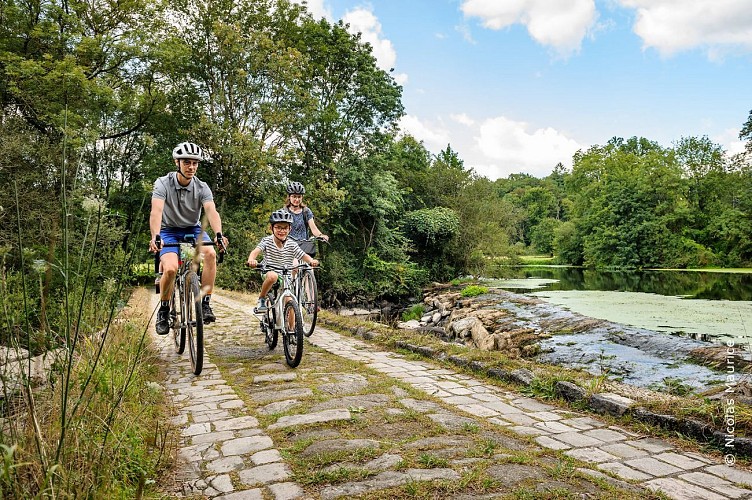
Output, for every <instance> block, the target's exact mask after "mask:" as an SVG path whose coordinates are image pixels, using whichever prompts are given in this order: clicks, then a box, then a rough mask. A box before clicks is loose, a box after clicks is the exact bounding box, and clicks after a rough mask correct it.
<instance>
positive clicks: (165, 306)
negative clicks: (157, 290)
mask: <svg viewBox="0 0 752 500" xmlns="http://www.w3.org/2000/svg"><path fill="white" fill-rule="evenodd" d="M161 307H162V309H169V308H170V301H169V300H163V301H162V304H161Z"/></svg>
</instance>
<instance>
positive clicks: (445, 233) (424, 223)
mask: <svg viewBox="0 0 752 500" xmlns="http://www.w3.org/2000/svg"><path fill="white" fill-rule="evenodd" d="M403 224H404V226H403V227H404V230H405V231H406V232H407V234H408V235H409V237H410V238H412V239H413V240H414V241H415V242H416V243H419V244H420V245H422V246H423V247H425V248H426V249H427V250H429V251H430V250H433V249H436V248H437V247H438V246H440V245H445V244H446V243H447V242H448V241H449V240H451V239H452V238H453V237H454V236H455V235H456V234H457V232H458V231H459V228H460V219H459V217H458V216H457V213H456V212H455V211H454V210H452V209H450V208H446V207H435V208H424V209H421V210H415V211H413V212H408V213H406V214H405V216H404V219H403Z"/></svg>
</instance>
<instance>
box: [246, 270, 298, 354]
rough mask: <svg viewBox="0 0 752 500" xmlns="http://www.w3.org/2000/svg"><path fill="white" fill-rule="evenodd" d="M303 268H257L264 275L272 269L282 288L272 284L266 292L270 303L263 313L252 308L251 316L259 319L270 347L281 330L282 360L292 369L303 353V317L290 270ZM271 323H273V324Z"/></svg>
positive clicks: (273, 345) (270, 348)
mask: <svg viewBox="0 0 752 500" xmlns="http://www.w3.org/2000/svg"><path fill="white" fill-rule="evenodd" d="M303 267H305V264H301V265H297V266H291V267H276V266H264V267H261V268H257V271H259V272H260V273H262V274H264V273H266V272H268V271H275V272H277V273H278V275H279V277H280V278H281V279H282V284H281V289H280V286H279V284H278V283H275V284H274V286H273V287H272V289H271V290H270V291H269V297H268V299H269V300H270V302H271V304H270V305H269V306H268V307H267V310H266V311H265V312H264V313H257V312H255V311H254V313H253V315H254V316H256V318H257V319H258V320H259V323H260V324H261V330H262V332H264V334H265V336H266V343H267V345H268V346H269V350H272V349H274V348H275V347H276V345H277V338H278V336H279V335H280V333H281V336H282V344H283V346H284V349H285V360H286V361H287V364H288V365H289V366H290V367H291V368H295V367H296V366H298V364H300V360H301V358H302V356H303V320H302V317H301V314H300V306H299V304H298V299H297V297H296V296H295V293H294V289H293V286H294V285H293V277H292V273H293V271H294V270H296V269H301V268H303ZM272 323H273V324H272Z"/></svg>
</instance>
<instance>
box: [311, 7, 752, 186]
mask: <svg viewBox="0 0 752 500" xmlns="http://www.w3.org/2000/svg"><path fill="white" fill-rule="evenodd" d="M301 1H302V0H301ZM307 5H308V9H309V11H310V12H311V13H312V14H313V15H314V17H326V18H327V19H329V20H332V21H335V20H339V19H343V20H344V21H345V22H347V23H349V24H350V29H351V31H353V32H356V31H357V32H361V33H362V36H363V40H364V41H367V42H369V43H371V45H372V46H373V49H374V55H375V56H376V59H377V62H378V64H379V66H380V67H382V68H384V69H387V70H389V69H390V68H394V71H393V72H392V75H393V76H394V77H395V79H396V80H397V81H398V82H399V83H400V84H401V85H402V86H403V104H404V106H405V113H406V115H405V117H404V118H403V119H402V121H401V122H400V127H401V129H402V130H403V131H405V132H408V133H410V134H412V135H413V136H415V137H416V138H417V139H419V140H422V141H423V143H424V144H425V146H426V147H427V148H428V149H429V151H431V152H432V153H434V154H435V153H437V152H438V151H440V150H441V149H443V148H445V147H446V145H447V144H451V146H452V148H453V149H454V150H455V151H457V153H458V155H459V157H460V158H461V159H462V160H463V161H464V162H465V166H466V167H471V168H474V169H475V170H476V171H477V172H478V173H479V174H481V175H485V176H486V177H488V178H490V179H496V178H499V177H506V176H507V175H509V174H510V173H520V172H525V173H529V174H531V175H535V176H538V177H542V176H546V175H548V174H549V173H550V172H551V170H552V169H553V167H554V166H555V165H556V163H557V162H561V163H563V164H564V165H565V166H567V167H571V163H572V154H573V153H574V152H576V151H577V150H578V149H587V148H588V147H590V146H592V145H595V144H605V143H606V142H607V141H608V140H609V139H610V138H612V137H625V138H627V137H632V136H641V137H646V138H648V139H650V140H654V141H657V142H658V143H660V144H662V145H663V146H671V145H672V144H673V143H674V142H675V141H677V140H679V139H680V138H681V137H688V136H698V137H699V136H708V137H709V138H710V139H711V140H713V141H714V142H716V143H718V144H721V145H722V146H723V147H724V148H725V149H726V150H727V151H728V152H729V153H730V154H732V153H737V152H740V151H741V150H742V149H743V145H742V143H741V142H740V141H739V140H738V134H739V130H740V129H741V127H742V124H743V123H744V122H745V121H746V120H747V117H748V116H749V112H750V110H752V9H751V8H750V5H749V2H748V1H745V0H603V1H593V0H372V1H370V2H363V1H360V0H308V2H307Z"/></svg>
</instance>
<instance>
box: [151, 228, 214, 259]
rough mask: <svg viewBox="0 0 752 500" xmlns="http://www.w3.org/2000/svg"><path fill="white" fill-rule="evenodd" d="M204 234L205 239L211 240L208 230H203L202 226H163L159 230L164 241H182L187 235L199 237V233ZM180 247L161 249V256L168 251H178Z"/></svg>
mask: <svg viewBox="0 0 752 500" xmlns="http://www.w3.org/2000/svg"><path fill="white" fill-rule="evenodd" d="M199 234H201V235H203V241H209V242H210V241H211V238H209V235H208V234H206V231H202V230H201V226H194V227H163V228H162V229H161V230H160V231H159V236H160V237H161V238H162V243H180V242H181V241H183V239H184V238H185V237H186V236H193V237H194V238H198V235H199ZM179 250H180V248H179V247H166V248H162V250H160V251H159V256H160V257H161V256H163V255H164V254H166V253H178V252H179Z"/></svg>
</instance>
